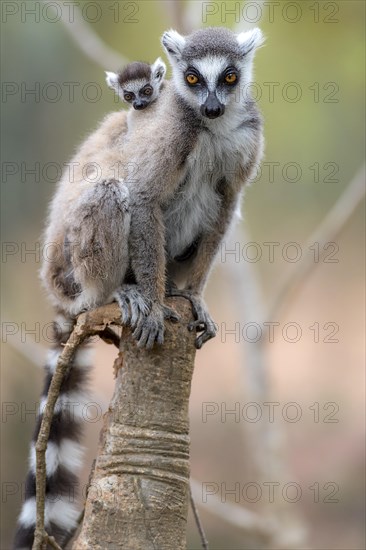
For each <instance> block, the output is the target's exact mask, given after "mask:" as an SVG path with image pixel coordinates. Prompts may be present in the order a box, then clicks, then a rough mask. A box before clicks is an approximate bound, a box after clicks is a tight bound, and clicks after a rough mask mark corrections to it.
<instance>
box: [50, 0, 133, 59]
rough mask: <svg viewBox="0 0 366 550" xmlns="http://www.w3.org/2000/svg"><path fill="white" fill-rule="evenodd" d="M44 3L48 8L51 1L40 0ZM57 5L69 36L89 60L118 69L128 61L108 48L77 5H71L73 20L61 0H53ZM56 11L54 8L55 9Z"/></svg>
mask: <svg viewBox="0 0 366 550" xmlns="http://www.w3.org/2000/svg"><path fill="white" fill-rule="evenodd" d="M42 1H43V2H44V3H45V4H49V6H48V7H49V8H51V9H54V10H55V8H54V7H52V3H50V2H48V0H42ZM53 3H54V4H55V3H57V4H58V5H59V10H58V13H60V14H61V19H60V20H61V21H62V23H63V25H64V27H65V29H66V30H67V32H68V33H69V34H70V36H71V38H72V39H73V40H74V42H75V43H76V44H77V46H78V47H79V48H80V50H81V51H82V52H83V53H84V54H85V55H86V56H87V57H89V59H91V61H94V63H97V64H98V65H100V66H101V67H102V68H103V69H110V70H118V69H120V68H121V67H122V66H123V65H126V64H127V63H128V59H126V58H125V57H123V56H122V55H120V54H119V53H118V52H116V51H115V50H113V49H112V48H109V47H108V46H107V45H106V44H105V43H104V42H103V40H102V39H101V38H99V36H98V35H97V34H96V33H95V32H94V31H93V29H92V27H91V26H90V25H88V23H86V22H85V21H84V19H83V16H82V13H81V11H80V10H79V9H78V8H77V6H73V13H74V14H75V18H74V20H73V21H70V19H69V16H68V14H69V12H68V11H66V10H65V8H64V6H63V5H62V2H59V1H57V0H56V1H55V2H53ZM55 11H56V10H55Z"/></svg>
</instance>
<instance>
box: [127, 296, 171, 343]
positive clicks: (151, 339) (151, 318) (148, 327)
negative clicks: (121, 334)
mask: <svg viewBox="0 0 366 550" xmlns="http://www.w3.org/2000/svg"><path fill="white" fill-rule="evenodd" d="M164 317H165V314H164V308H163V307H162V306H160V305H159V304H157V303H154V304H153V305H152V308H151V311H150V312H149V313H148V314H147V315H146V316H145V317H140V320H139V322H138V324H137V327H136V328H135V330H134V331H133V333H132V336H133V337H134V338H135V340H136V341H137V346H138V347H139V348H146V349H151V348H152V347H153V346H154V344H155V342H156V343H157V344H160V345H161V344H163V343H164Z"/></svg>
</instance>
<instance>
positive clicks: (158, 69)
mask: <svg viewBox="0 0 366 550" xmlns="http://www.w3.org/2000/svg"><path fill="white" fill-rule="evenodd" d="M165 73H166V65H165V63H164V61H163V60H162V59H160V57H158V58H157V60H156V61H154V63H153V64H152V65H151V74H152V78H153V80H155V82H161V81H162V80H163V79H164V76H165Z"/></svg>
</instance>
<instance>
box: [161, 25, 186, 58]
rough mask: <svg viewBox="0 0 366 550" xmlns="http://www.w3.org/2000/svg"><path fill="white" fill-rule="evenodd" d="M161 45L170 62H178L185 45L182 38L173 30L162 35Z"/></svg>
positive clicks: (184, 40)
mask: <svg viewBox="0 0 366 550" xmlns="http://www.w3.org/2000/svg"><path fill="white" fill-rule="evenodd" d="M161 43H162V44H163V47H164V49H165V51H166V53H167V56H168V57H169V59H170V60H171V61H179V60H180V58H181V56H182V51H183V48H184V46H185V43H186V39H185V38H184V36H182V35H181V34H179V32H177V31H174V30H173V29H172V30H170V31H167V32H165V33H164V34H163V36H162V38H161Z"/></svg>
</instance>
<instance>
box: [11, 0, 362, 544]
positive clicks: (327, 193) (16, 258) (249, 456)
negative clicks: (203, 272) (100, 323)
mask: <svg viewBox="0 0 366 550" xmlns="http://www.w3.org/2000/svg"><path fill="white" fill-rule="evenodd" d="M51 4H52V5H53V7H52V6H51ZM74 4H75V6H76V7H75V12H73V3H72V2H59V3H58V4H57V3H56V2H33V1H27V2H6V1H4V2H2V3H1V9H2V14H1V17H2V38H1V41H2V54H1V58H2V103H1V107H2V125H1V126H2V127H1V131H2V187H1V191H2V207H3V208H2V241H3V244H2V370H1V377H2V422H1V428H2V437H3V440H2V485H1V490H2V508H3V512H2V522H3V523H2V527H1V531H2V535H1V536H2V538H1V543H0V547H1V549H2V550H8V549H9V548H10V546H11V537H12V533H13V530H14V524H15V520H16V514H17V513H18V510H19V506H20V502H21V498H22V485H21V484H22V482H23V481H24V477H25V473H26V470H27V458H26V457H27V453H28V444H29V439H30V437H31V433H32V430H33V427H34V419H35V413H34V411H35V409H36V406H37V400H38V396H39V392H40V388H41V384H42V369H41V368H40V367H41V366H42V361H43V358H44V356H45V350H46V349H47V345H48V343H49V342H47V339H48V336H47V334H48V332H47V327H48V326H49V323H50V322H51V321H52V309H51V307H50V306H49V304H48V302H47V297H46V296H45V295H44V293H43V292H42V290H41V288H40V285H39V281H38V275H37V273H38V269H39V267H40V261H41V259H42V254H43V253H44V251H42V249H39V238H40V235H41V232H42V229H43V226H44V220H45V215H46V210H47V204H48V202H49V200H50V198H51V197H52V195H53V192H54V189H55V182H56V180H57V175H58V173H59V171H60V170H61V169H62V168H63V167H64V164H63V163H65V162H67V161H68V160H69V158H70V156H71V155H72V153H73V151H74V149H75V147H76V146H77V145H78V144H79V143H80V142H81V140H82V139H83V138H84V137H85V136H86V135H87V134H88V132H90V130H91V129H93V128H94V127H95V126H96V125H97V123H98V121H99V120H100V119H101V118H102V117H103V116H104V115H105V114H106V113H108V112H110V111H111V110H116V109H120V108H121V107H122V106H121V105H120V104H119V103H117V102H116V101H115V99H114V97H113V94H112V92H111V91H110V90H108V88H107V86H106V85H105V82H104V73H103V69H106V70H113V69H117V68H118V67H111V66H109V65H108V62H107V61H106V64H105V66H103V67H101V66H100V63H98V62H97V61H93V60H92V59H91V57H93V48H92V47H90V48H89V54H90V55H91V57H88V56H87V55H85V53H83V52H82V51H81V48H80V47H79V46H78V45H77V44H76V42H75V40H74V38H72V35H71V34H70V33H69V31H68V28H70V23H71V26H72V25H73V27H72V29H71V30H72V31H73V33H74V34H75V30H76V23H75V21H78V18H77V17H76V15H75V14H80V13H81V19H82V22H83V25H85V26H87V27H88V28H89V30H90V31H91V32H92V34H93V36H94V37H99V38H100V39H101V40H102V41H103V43H104V46H105V47H107V46H108V47H109V48H111V49H113V50H115V52H117V53H120V54H121V55H123V56H124V57H125V58H126V59H128V60H140V59H141V60H146V61H149V62H151V61H153V60H154V59H155V58H156V57H157V56H158V55H161V54H162V51H161V47H160V42H159V38H160V36H161V34H162V32H163V31H164V30H166V29H167V28H169V27H174V28H177V30H180V31H181V32H185V31H189V30H191V29H193V28H197V27H201V26H216V25H223V26H227V27H230V28H232V29H234V30H237V31H239V30H242V29H246V28H249V27H250V26H253V25H258V26H260V27H261V28H262V30H263V31H264V33H265V35H266V37H267V42H266V46H265V47H264V48H263V49H261V50H260V51H259V52H258V54H257V57H256V62H255V67H256V70H255V86H253V92H254V94H255V95H256V96H257V98H258V102H259V104H260V107H261V109H262V111H263V114H264V117H265V136H266V155H265V159H264V163H263V165H262V170H261V173H259V174H258V177H257V181H256V182H255V183H254V184H253V185H252V186H251V187H250V189H248V191H247V193H246V197H245V201H244V204H243V218H244V219H243V221H242V222H241V226H240V228H239V229H238V231H237V232H236V233H235V234H234V235H233V236H232V237H231V240H230V242H229V241H228V242H226V243H224V246H223V249H222V250H221V253H220V254H219V257H218V262H217V266H216V268H215V270H214V272H213V275H212V276H211V279H210V282H209V285H208V288H207V292H206V299H207V303H208V304H209V306H210V310H211V313H212V315H213V317H214V319H215V320H216V321H217V323H218V325H219V335H218V336H217V338H216V339H215V340H214V341H211V342H209V343H208V344H207V345H206V346H205V348H204V349H203V350H202V351H200V352H198V354H197V361H196V371H195V376H194V380H193V388H192V398H191V436H192V447H191V456H192V475H193V477H194V479H195V480H196V481H195V488H196V500H197V503H198V505H199V509H200V513H201V516H202V519H203V522H204V525H205V527H206V531H207V535H208V538H209V541H210V545H211V546H210V547H211V548H212V549H225V550H226V549H254V548H255V549H257V548H258V549H259V548H273V547H275V544H277V546H278V547H281V548H285V547H288V548H313V549H316V550H323V549H324V550H326V549H329V548H333V549H342V550H346V549H347V550H356V549H357V550H361V549H363V548H365V538H364V511H365V510H364V496H363V495H364V465H365V464H364V425H365V422H364V421H365V417H364V333H365V325H364V275H365V273H364V202H363V199H362V187H361V186H360V185H359V183H360V182H361V184H362V180H363V175H362V172H360V169H361V167H362V165H363V162H364V147H365V139H364V138H365V133H364V124H365V122H364V121H365V118H364V115H365V112H364V84H365V71H364V61H365V60H364V28H365V4H364V2H361V1H352V0H346V1H337V2H307V1H305V2H284V1H281V2H200V1H195V0H194V1H193V2H188V1H187V2H168V1H166V2H164V1H157V0H156V1H154V0H149V1H136V2H134V1H133V2H123V1H120V2H115V1H108V0H107V1H103V2H101V1H99V2H88V1H86V0H82V1H79V2H75V3H74ZM54 5H56V6H58V8H59V9H57V10H56V11H55V6H54ZM76 9H77V10H78V11H76ZM61 14H62V16H63V17H64V18H66V22H62V20H61ZM65 23H66V24H65ZM83 28H84V26H83ZM76 34H78V31H76ZM79 36H80V34H79ZM85 44H86V42H85V41H84V46H85ZM102 46H103V44H102ZM86 49H88V46H86ZM103 52H104V50H103V51H102V60H103V59H104V58H103V55H104V53H103ZM109 53H110V52H109ZM106 59H107V57H106ZM111 59H112V58H111V57H108V61H110V60H111ZM32 171H33V172H32ZM350 185H351V187H350ZM352 185H353V187H352ZM347 189H348V192H347V191H346V190H347ZM350 189H351V190H350ZM360 189H361V191H360ZM345 193H346V194H345ZM337 201H339V202H338V210H337V211H336V212H335V214H334V215H333V216H331V218H330V219H329V218H327V214H328V213H329V212H330V211H331V209H332V207H333V206H334V204H336V203H337ZM342 215H344V219H342ZM324 219H328V221H329V230H330V233H329V234H328V233H327V232H324V227H320V232H319V233H315V236H314V231H316V229H317V228H319V225H320V224H321V223H322V222H323V221H324ZM329 235H330V236H329ZM313 236H314V238H313ZM318 237H319V239H318ZM323 237H324V238H323ZM248 243H251V244H248ZM294 243H295V244H294ZM329 243H332V244H329ZM324 247H326V248H325V249H324ZM229 250H234V251H235V253H232V254H229ZM322 253H325V254H323V255H322ZM293 270H296V273H297V275H296V277H297V279H296V281H297V280H298V284H296V285H293V284H292V283H293V281H294V279H291V274H292V272H293ZM279 289H282V290H283V292H281V294H278V293H279ZM287 290H289V291H290V292H289V293H287ZM277 296H279V300H278V301H279V305H280V307H277V306H276V307H275V308H274V309H273V308H272V307H271V304H274V303H276V297H277ZM268 323H275V324H272V325H271V327H272V330H273V333H272V332H270V333H268V332H266V327H267V329H268V327H269V325H268ZM230 331H231V332H230ZM260 336H261V338H260ZM113 358H114V352H113V350H112V349H111V348H110V347H107V346H106V345H104V344H98V345H97V347H96V359H95V369H94V372H93V379H92V391H93V395H94V397H93V402H95V403H96V404H97V405H94V406H93V407H92V406H91V407H90V410H88V411H86V422H85V424H86V427H87V436H86V445H87V448H88V452H87V465H86V468H85V471H84V473H83V483H85V482H86V479H87V477H88V468H89V467H90V464H91V461H92V459H93V456H94V453H95V449H96V443H97V439H98V431H99V429H100V427H101V415H102V412H104V411H105V409H106V407H107V404H108V401H109V398H110V396H111V393H112V391H113V384H114V382H113V375H112V368H111V367H112V362H113ZM230 411H234V412H235V414H229V412H230ZM271 488H272V489H271ZM271 491H273V493H272V492H271ZM232 504H234V505H236V507H240V509H239V508H232V507H230V505H232ZM214 508H215V510H216V511H215V510H214ZM240 510H244V511H247V512H249V513H250V512H251V513H253V515H247V516H245V517H246V518H249V519H248V524H246V522H245V520H244V517H243V516H241V515H240ZM237 514H239V515H238V516H237ZM236 518H238V519H237V520H236ZM258 518H259V520H258ZM260 518H262V519H263V522H264V525H269V521H270V518H272V519H273V521H275V522H279V525H280V531H281V533H282V535H283V537H284V539H283V540H282V542H280V543H278V539H277V543H276V542H275V540H274V539H273V538H271V537H269V538H267V539H266V537H264V536H263V529H264V531H265V529H266V528H265V527H264V528H263V525H262V523H260V522H261V520H260ZM256 521H259V523H260V527H258V528H256V527H255V525H256V523H255V522H256ZM234 523H236V525H234ZM188 547H189V548H190V549H193V548H199V547H200V546H199V539H198V535H197V532H196V528H195V526H194V525H193V522H192V521H190V525H189V545H188Z"/></svg>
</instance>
